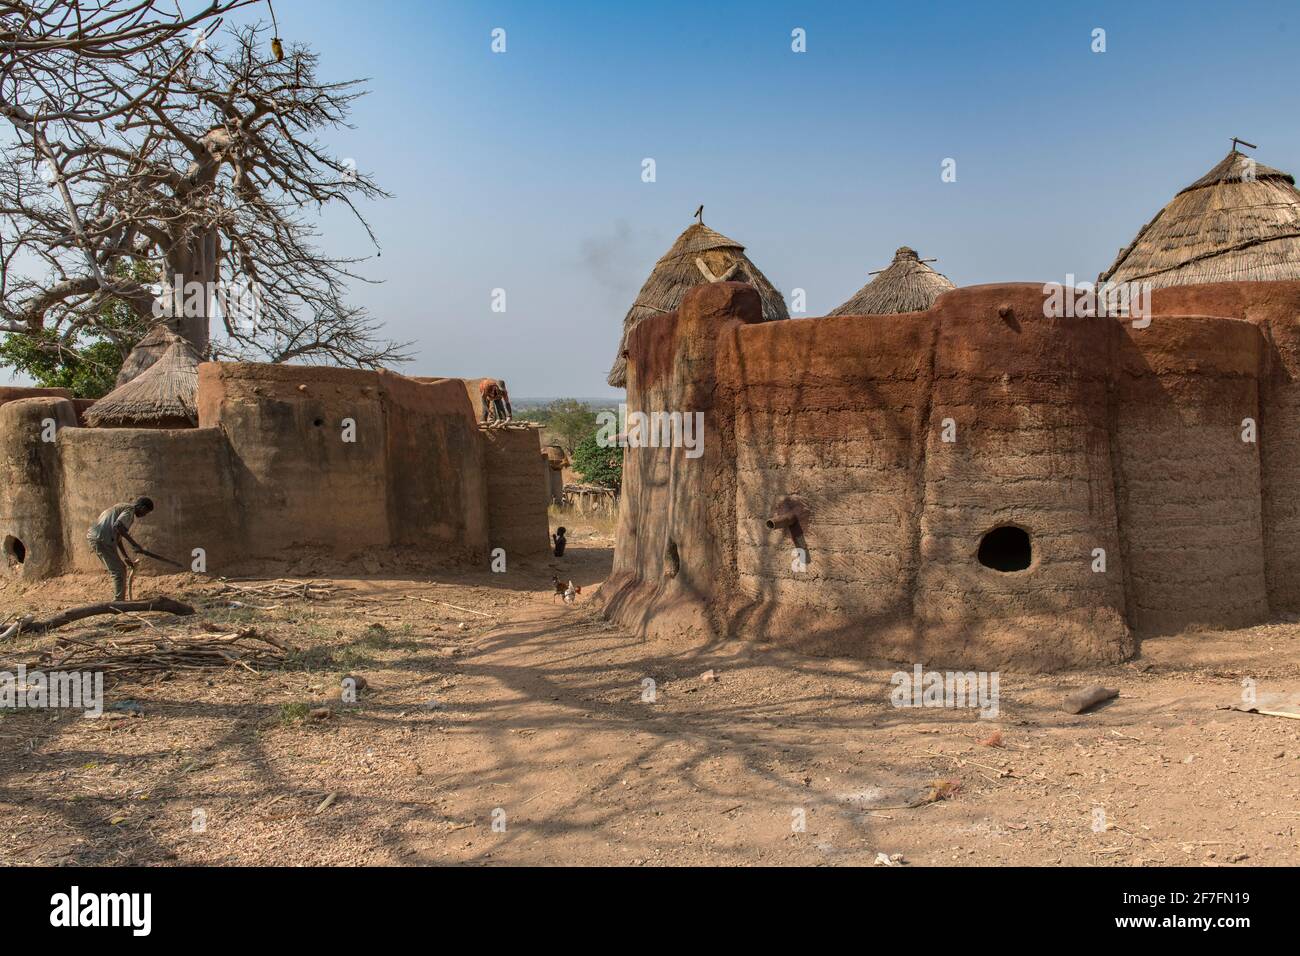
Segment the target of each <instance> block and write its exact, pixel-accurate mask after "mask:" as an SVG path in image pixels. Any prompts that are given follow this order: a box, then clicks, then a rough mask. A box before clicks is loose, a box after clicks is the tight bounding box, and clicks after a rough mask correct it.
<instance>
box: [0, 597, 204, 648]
mask: <svg viewBox="0 0 1300 956" xmlns="http://www.w3.org/2000/svg"><path fill="white" fill-rule="evenodd" d="M130 611H165V612H166V613H168V614H180V615H186V614H193V613H194V608H192V607H191V606H190V605H188V604H182V603H181V602H180V601H174V600H172V599H171V598H167V597H160V598H151V599H150V600H148V601H106V602H105V603H103V604H87V605H85V606H83V607H74V608H69V609H68V610H66V611H64V612H63V613H62V614H56V615H55V616H54V617H52V618H50V619H49V620H45V621H34V620H32V619H31V618H30V617H26V618H23V619H21V620H19V621H16V622H14V623H13V624H12V625H10V627H9V628H8V629H7V630H6V631H5V632H4V633H3V634H0V641H3V640H6V639H7V638H10V637H14V636H16V635H18V634H44V633H45V632H46V631H52V630H54V629H55V628H58V627H63V625H65V624H71V623H72V622H73V621H80V620H81V619H83V618H87V617H94V616H95V615H97V614H125V613H128V612H130Z"/></svg>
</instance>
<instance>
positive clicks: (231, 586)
mask: <svg viewBox="0 0 1300 956" xmlns="http://www.w3.org/2000/svg"><path fill="white" fill-rule="evenodd" d="M341 590H345V588H343V586H342V585H338V584H327V583H325V582H322V581H294V580H292V579H290V578H276V579H275V580H274V581H227V580H226V579H224V578H223V579H222V580H221V590H220V591H218V592H217V593H218V594H222V595H234V596H238V597H240V598H243V599H247V598H254V599H257V600H267V599H270V600H275V599H297V600H301V601H326V600H329V599H330V598H332V597H333V596H334V595H335V594H336V593H338V592H339V591H341Z"/></svg>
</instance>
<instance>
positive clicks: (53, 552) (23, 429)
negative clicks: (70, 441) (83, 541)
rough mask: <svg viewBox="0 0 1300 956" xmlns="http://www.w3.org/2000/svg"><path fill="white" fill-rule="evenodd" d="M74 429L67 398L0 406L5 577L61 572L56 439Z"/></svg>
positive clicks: (0, 551) (0, 545)
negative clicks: (6, 574)
mask: <svg viewBox="0 0 1300 956" xmlns="http://www.w3.org/2000/svg"><path fill="white" fill-rule="evenodd" d="M9 391H11V392H12V391H18V390H16V389H15V390H9ZM76 424H77V415H76V411H75V408H74V406H73V404H72V402H71V401H69V400H68V399H66V398H59V397H44V398H12V399H7V400H5V401H4V402H3V404H0V562H2V563H3V566H4V568H5V569H6V570H7V572H8V573H10V574H13V575H16V576H18V577H21V578H25V579H36V578H41V577H46V576H48V575H51V574H57V573H58V572H59V571H60V569H61V568H62V565H63V518H62V514H61V511H60V507H59V505H60V499H61V490H62V475H61V472H60V468H59V437H60V435H61V434H62V433H63V432H64V431H65V430H67V429H75V426H76ZM48 439H53V440H48Z"/></svg>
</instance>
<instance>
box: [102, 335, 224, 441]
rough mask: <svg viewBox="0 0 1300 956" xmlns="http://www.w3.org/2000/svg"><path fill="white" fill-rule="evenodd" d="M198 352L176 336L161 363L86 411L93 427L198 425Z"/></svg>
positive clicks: (157, 362)
mask: <svg viewBox="0 0 1300 956" xmlns="http://www.w3.org/2000/svg"><path fill="white" fill-rule="evenodd" d="M201 361H202V359H201V358H200V357H199V353H198V352H196V351H195V350H194V346H192V345H190V343H189V342H187V341H186V340H185V339H183V338H181V337H180V336H175V337H174V339H173V341H171V342H170V343H169V344H168V346H167V348H166V350H165V351H164V352H163V353H162V356H161V357H160V358H159V359H158V361H156V362H154V363H153V364H152V365H150V366H149V367H148V368H147V369H145V370H144V371H143V372H141V373H140V374H139V375H137V376H136V377H135V378H133V379H131V380H130V381H129V382H127V383H126V384H125V385H119V386H118V387H117V388H115V389H113V391H111V392H109V393H108V394H107V395H105V396H104V397H103V398H101V399H100V400H99V401H97V402H95V404H94V405H91V406H90V408H89V409H87V411H86V424H88V425H90V426H91V427H92V428H188V427H192V426H195V425H197V424H198V423H199V413H198V402H197V399H198V390H199V362H201Z"/></svg>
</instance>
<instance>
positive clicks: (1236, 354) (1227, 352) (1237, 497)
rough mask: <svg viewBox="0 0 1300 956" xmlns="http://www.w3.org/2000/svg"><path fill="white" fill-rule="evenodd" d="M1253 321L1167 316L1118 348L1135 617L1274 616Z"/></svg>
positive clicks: (1187, 622)
mask: <svg viewBox="0 0 1300 956" xmlns="http://www.w3.org/2000/svg"><path fill="white" fill-rule="evenodd" d="M1263 345H1264V340H1263V337H1262V336H1261V334H1260V332H1259V330H1258V329H1257V328H1256V327H1255V326H1254V325H1252V324H1250V323H1248V322H1243V321H1239V320H1236V319H1224V318H1209V317H1204V316H1183V315H1159V316H1156V317H1155V318H1154V319H1153V320H1152V323H1151V325H1150V326H1149V327H1147V328H1144V329H1137V328H1132V327H1129V328H1127V330H1126V334H1125V335H1124V336H1123V338H1122V339H1121V342H1120V354H1119V356H1118V359H1119V364H1118V371H1117V386H1116V391H1117V421H1116V429H1115V440H1116V451H1117V458H1118V461H1119V465H1120V469H1119V482H1118V485H1119V505H1120V526H1121V527H1122V528H1123V532H1124V546H1125V555H1126V561H1125V563H1126V567H1127V572H1128V611H1129V619H1130V622H1131V623H1132V625H1133V626H1134V628H1136V629H1138V630H1139V631H1146V632H1161V631H1174V630H1179V629H1182V628H1184V627H1189V626H1195V625H1202V626H1212V627H1235V626H1241V625H1246V624H1251V623H1254V622H1257V621H1259V620H1262V619H1263V618H1264V617H1265V615H1266V614H1267V612H1268V599H1267V594H1266V590H1265V578H1264V542H1263V527H1262V520H1261V487H1260V463H1259V447H1260V446H1259V404H1258V392H1257V375H1258V369H1259V367H1260V358H1261V351H1262V348H1263Z"/></svg>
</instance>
